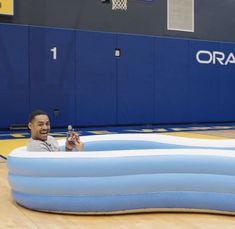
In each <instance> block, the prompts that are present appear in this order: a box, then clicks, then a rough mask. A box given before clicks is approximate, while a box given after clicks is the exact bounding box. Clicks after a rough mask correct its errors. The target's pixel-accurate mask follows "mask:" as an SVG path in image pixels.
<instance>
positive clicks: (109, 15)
mask: <svg viewBox="0 0 235 229" xmlns="http://www.w3.org/2000/svg"><path fill="white" fill-rule="evenodd" d="M234 9H235V1H234V0H223V1H222V0H197V1H195V31H194V32H181V31H169V30H167V1H166V0H152V1H151V0H128V10H127V11H126V12H122V11H112V10H111V3H110V4H106V3H101V0H66V1H65V0H37V1H33V3H32V0H17V1H15V12H16V13H15V16H14V17H9V16H0V22H8V23H20V24H30V25H40V26H52V27H65V28H77V29H85V30H94V31H106V32H120V33H132V34H146V35H157V36H172V37H186V38H194V39H202V40H217V41H232V42H233V41H235V18H234V17H233V14H234Z"/></svg>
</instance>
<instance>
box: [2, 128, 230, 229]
mask: <svg viewBox="0 0 235 229" xmlns="http://www.w3.org/2000/svg"><path fill="white" fill-rule="evenodd" d="M79 132H80V134H81V135H91V134H112V133H156V134H157V133H161V134H167V135H174V136H182V137H189V138H204V139H226V138H229V139H234V140H235V124H220V125H191V126H186V125H185V126H182V125H181V126H161V127H160V126H140V127H136V126H135V127H119V128H92V129H91V128H90V129H79ZM65 133H66V130H52V135H53V136H55V137H56V138H58V139H59V138H63V137H65ZM28 138H29V133H28V132H27V131H15V132H9V131H8V132H6V131H2V132H0V155H1V157H0V202H1V204H0V229H5V228H17V229H20V228H22V229H23V228H24V229H25V228H30V229H34V228H35V229H44V228H47V229H54V228H55V229H59V228H63V229H64V228H71V229H73V228H76V229H79V228H81V229H89V228H97V229H99V228H100V229H105V228H112V229H113V228H120V229H129V228H131V229H134V228H141V229H142V228H161V229H162V228H163V229H165V228H166V229H168V228H169V229H170V228H174V229H178V228H180V229H184V228H185V229H186V228H187V229H190V228H193V229H204V228H206V229H221V228H223V229H232V228H235V217H234V216H229V215H218V214H201V213H200V214H199V213H169V212H167V213H164V212H162V213H141V214H126V215H111V216H80V215H65V214H54V213H43V212H37V211H32V210H29V209H26V208H24V207H21V206H19V205H18V204H16V203H15V202H14V200H13V199H12V197H11V191H10V187H9V184H8V179H7V173H8V170H7V155H8V154H9V153H10V151H11V150H12V149H14V148H16V147H18V146H22V145H25V144H26V142H27V139H28Z"/></svg>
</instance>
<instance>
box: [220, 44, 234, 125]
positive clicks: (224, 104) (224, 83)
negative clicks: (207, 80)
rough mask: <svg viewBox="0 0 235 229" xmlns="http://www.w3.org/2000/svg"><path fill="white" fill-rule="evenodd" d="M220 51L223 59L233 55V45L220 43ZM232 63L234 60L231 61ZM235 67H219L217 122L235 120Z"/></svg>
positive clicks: (231, 65) (229, 65)
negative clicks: (230, 54)
mask: <svg viewBox="0 0 235 229" xmlns="http://www.w3.org/2000/svg"><path fill="white" fill-rule="evenodd" d="M220 49H221V50H223V52H224V54H225V59H226V58H227V57H228V55H229V53H231V52H232V53H233V54H235V44H232V43H221V45H220ZM232 61H233V62H234V59H232ZM234 68H235V65H234V63H233V64H227V65H220V78H219V84H220V90H219V91H218V101H219V121H221V120H222V121H224V120H226V121H234V120H235V69H234Z"/></svg>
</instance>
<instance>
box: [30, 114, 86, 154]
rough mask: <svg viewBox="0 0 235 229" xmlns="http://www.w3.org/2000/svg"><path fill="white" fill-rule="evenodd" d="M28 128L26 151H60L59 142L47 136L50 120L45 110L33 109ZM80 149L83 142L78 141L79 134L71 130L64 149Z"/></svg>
mask: <svg viewBox="0 0 235 229" xmlns="http://www.w3.org/2000/svg"><path fill="white" fill-rule="evenodd" d="M28 128H29V129H30V131H31V139H30V140H29V142H28V145H27V150H28V151H52V152H54V151H60V148H59V144H58V142H57V141H56V139H55V138H53V137H52V136H48V134H49V132H50V129H51V128H50V121H49V117H48V115H47V113H46V112H44V111H41V110H36V111H33V112H32V113H31V114H30V115H29V120H28ZM74 148H75V149H76V150H77V151H81V150H82V149H83V143H82V142H80V138H79V135H78V134H77V133H76V132H74V131H73V132H72V133H71V136H70V139H69V140H68V138H67V139H66V143H65V150H66V151H72V150H73V149H74Z"/></svg>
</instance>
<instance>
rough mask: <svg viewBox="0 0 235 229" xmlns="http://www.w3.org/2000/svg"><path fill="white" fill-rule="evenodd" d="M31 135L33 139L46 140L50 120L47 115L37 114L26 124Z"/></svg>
mask: <svg viewBox="0 0 235 229" xmlns="http://www.w3.org/2000/svg"><path fill="white" fill-rule="evenodd" d="M28 127H29V129H30V130H31V136H32V138H33V139H34V140H41V141H46V140H47V137H48V133H49V131H50V129H51V128H50V121H49V118H48V116H47V115H37V116H35V117H34V119H33V120H32V122H30V123H29V124H28Z"/></svg>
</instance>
